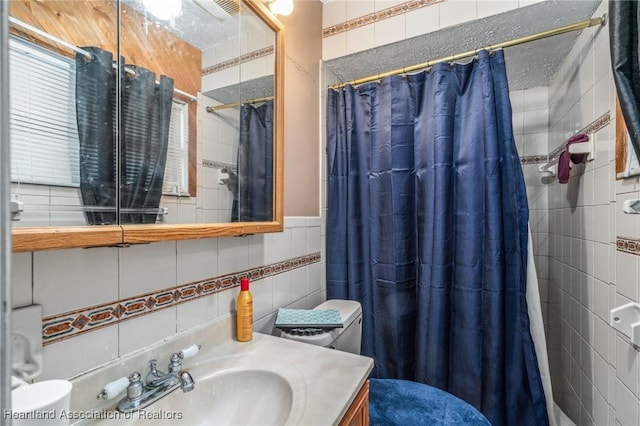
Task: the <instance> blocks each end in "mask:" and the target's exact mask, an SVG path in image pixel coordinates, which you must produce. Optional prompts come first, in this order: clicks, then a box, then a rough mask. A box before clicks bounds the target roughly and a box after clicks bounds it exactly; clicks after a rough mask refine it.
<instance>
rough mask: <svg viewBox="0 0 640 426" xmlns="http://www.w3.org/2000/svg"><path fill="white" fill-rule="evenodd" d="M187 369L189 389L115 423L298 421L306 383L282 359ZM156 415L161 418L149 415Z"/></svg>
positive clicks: (245, 358)
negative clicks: (189, 390) (190, 385)
mask: <svg viewBox="0 0 640 426" xmlns="http://www.w3.org/2000/svg"><path fill="white" fill-rule="evenodd" d="M188 370H189V371H190V372H191V374H192V376H193V379H194V381H195V388H194V390H193V391H191V392H187V393H183V392H182V391H181V390H180V389H178V390H175V391H173V392H172V393H171V394H169V395H167V396H165V397H164V398H162V399H160V400H159V401H156V402H155V403H153V404H152V405H150V406H148V407H146V408H145V409H144V410H143V411H142V412H133V413H128V414H127V415H124V414H119V415H117V417H118V420H119V421H118V422H117V424H120V425H128V424H137V422H139V421H140V420H142V419H147V422H146V423H145V424H153V425H176V424H184V425H207V426H208V425H225V426H236V425H237V426H240V425H242V426H247V425H260V426H270V425H273V426H280V425H293V424H298V423H299V420H300V418H301V415H302V412H303V410H304V407H305V401H306V381H305V379H304V377H303V376H302V374H301V372H300V371H299V370H298V368H297V367H296V366H295V365H293V364H291V363H290V362H288V361H287V360H285V359H282V358H279V357H274V356H268V355H263V356H256V355H242V356H229V357H220V358H211V359H209V360H207V361H204V362H201V363H199V364H196V365H194V366H193V367H192V368H189V369H188ZM158 413H160V414H163V415H164V417H165V418H155V417H153V416H154V415H156V414H158ZM149 419H151V420H150V421H149ZM107 423H109V422H107Z"/></svg>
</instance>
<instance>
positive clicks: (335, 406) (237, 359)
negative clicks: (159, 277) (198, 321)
mask: <svg viewBox="0 0 640 426" xmlns="http://www.w3.org/2000/svg"><path fill="white" fill-rule="evenodd" d="M232 330H233V321H232V320H231V319H228V320H226V321H222V322H220V321H219V322H217V323H214V324H210V325H208V326H206V327H202V328H199V329H197V330H195V331H193V332H191V333H188V334H183V335H179V336H177V337H175V338H172V339H170V340H167V341H165V342H162V343H161V344H158V345H155V346H153V347H150V348H146V349H145V350H142V351H139V352H136V353H134V354H132V355H130V356H128V357H126V358H122V359H118V360H116V361H114V362H112V363H110V364H107V365H106V366H104V367H102V368H99V369H97V370H94V371H92V372H90V373H87V374H84V375H82V376H79V377H78V378H76V379H74V380H72V382H73V384H74V389H73V391H72V397H71V411H70V414H71V415H76V416H78V417H83V418H78V419H72V421H71V423H74V422H75V423H76V424H104V425H110V424H172V425H179V424H181V423H182V424H185V425H187V424H189V425H191V424H192V421H191V419H193V418H197V419H203V420H202V421H204V422H205V423H203V424H210V422H211V421H212V420H213V419H212V418H210V419H208V420H205V418H206V417H207V416H206V415H204V413H203V414H202V415H200V414H198V413H195V414H194V413H193V412H192V411H193V410H195V411H198V410H207V407H206V404H202V403H201V402H194V401H197V400H198V395H197V392H198V390H199V389H198V388H199V382H200V388H201V389H203V390H201V392H207V388H210V387H211V386H209V384H208V383H213V388H215V382H207V380H210V378H211V377H212V376H213V375H215V374H218V373H219V372H225V371H227V372H229V371H232V372H233V371H235V372H237V371H241V370H243V369H244V370H245V371H244V373H245V375H244V376H242V377H246V378H247V380H248V381H251V377H252V374H253V372H254V371H256V369H258V370H260V369H263V370H269V371H275V372H278V371H281V372H283V373H284V374H285V376H287V377H288V380H289V382H290V383H291V385H292V388H293V394H294V408H292V411H291V416H290V417H289V419H288V420H287V421H286V422H285V424H296V425H305V426H306V425H309V426H311V425H337V424H338V423H339V422H340V420H341V419H342V417H343V416H344V414H345V413H346V411H347V409H348V408H349V405H350V404H351V402H352V401H353V400H354V398H355V396H356V394H357V393H358V391H359V390H360V388H361V387H362V385H363V384H364V383H365V381H366V380H367V378H368V376H369V373H370V372H371V369H372V368H373V360H372V359H371V358H368V357H364V356H360V355H355V354H350V353H346V352H341V351H335V350H331V349H326V348H322V347H318V346H313V345H309V344H305V343H299V342H295V341H292V340H287V339H282V338H279V337H274V336H270V335H265V334H260V333H254V334H253V340H251V341H250V342H246V343H241V342H238V341H236V340H235V339H233V338H232V337H231V335H232V334H233V333H232ZM191 343H197V344H200V345H202V349H201V350H200V352H199V353H198V354H197V355H196V356H195V357H194V358H189V359H185V360H184V370H186V371H189V372H190V373H191V374H192V375H193V378H194V380H195V384H196V385H195V386H196V387H195V390H194V391H192V392H189V393H183V392H181V391H180V390H179V389H178V390H176V391H173V392H172V393H171V394H169V395H167V396H165V397H164V398H162V399H161V400H159V401H157V402H155V403H154V404H152V405H150V406H149V407H147V408H146V409H145V410H146V412H147V414H151V416H152V415H153V414H154V413H156V414H158V415H161V416H163V415H166V414H167V413H169V412H170V411H171V412H174V413H175V412H181V416H184V417H182V419H183V422H181V421H180V420H179V419H176V418H173V419H167V418H164V419H156V420H145V419H139V418H138V417H137V416H136V415H135V414H134V415H133V416H129V418H128V419H123V416H121V415H119V414H120V413H117V412H115V411H113V410H114V408H115V406H116V404H117V402H118V400H119V399H120V398H121V397H122V396H124V393H123V394H122V395H120V396H118V397H117V398H114V399H113V400H110V401H100V400H97V399H96V395H97V394H98V393H99V392H100V390H101V389H102V387H103V386H104V384H106V383H107V382H110V381H112V380H115V379H117V378H119V377H122V376H127V375H129V374H130V373H131V372H133V371H136V370H137V371H139V372H140V373H141V374H142V376H143V377H144V375H145V374H146V372H147V370H148V367H147V363H148V361H149V360H150V359H153V358H156V359H158V365H159V366H161V365H162V366H164V364H165V361H164V360H168V355H169V354H170V353H171V352H177V351H179V350H180V349H182V348H183V347H186V346H188V345H189V344H191ZM163 370H164V368H163ZM209 391H210V390H209ZM214 399H215V398H214ZM252 409H255V407H251V406H248V407H247V410H252ZM114 417H116V420H114ZM136 419H137V420H136ZM132 420H133V421H132Z"/></svg>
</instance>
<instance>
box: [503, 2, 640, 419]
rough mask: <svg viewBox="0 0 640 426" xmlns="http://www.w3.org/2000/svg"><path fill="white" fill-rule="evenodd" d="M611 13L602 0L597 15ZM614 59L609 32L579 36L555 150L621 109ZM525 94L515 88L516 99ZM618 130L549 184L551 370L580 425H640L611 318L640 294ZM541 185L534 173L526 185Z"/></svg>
mask: <svg viewBox="0 0 640 426" xmlns="http://www.w3.org/2000/svg"><path fill="white" fill-rule="evenodd" d="M606 11H607V4H606V2H603V3H602V4H601V6H600V7H599V10H597V11H596V12H595V13H594V16H601V15H602V14H603V13H606ZM608 58H609V50H608V31H602V30H600V29H595V30H586V31H584V32H583V33H582V34H581V35H580V37H579V39H578V40H577V42H576V43H575V45H574V47H573V49H572V51H571V53H570V54H569V55H568V56H567V58H566V60H565V62H564V63H563V64H562V66H561V67H560V69H559V71H558V72H557V73H556V75H555V76H554V78H553V79H552V81H551V84H550V86H549V88H548V101H547V105H548V107H547V108H548V112H547V117H548V122H549V128H548V150H553V149H554V148H555V147H557V146H559V145H560V144H561V143H563V141H565V140H566V139H567V137H569V136H570V135H572V134H573V133H575V132H576V131H578V130H580V129H581V128H582V127H584V126H586V125H587V124H589V123H590V122H592V121H593V120H595V119H596V118H598V117H599V116H601V115H602V114H603V113H605V112H607V111H611V113H612V117H613V116H614V115H615V108H614V103H613V99H614V95H613V94H614V90H615V89H614V85H613V84H612V77H611V72H610V64H609V59H608ZM532 95H533V94H532ZM536 96H537V94H536ZM522 98H525V99H526V97H525V96H523V97H522ZM533 98H534V96H532V97H530V99H529V100H530V101H531V102H533V101H532V99H533ZM520 99H521V97H520V96H519V95H512V104H513V105H517V103H518V102H519V101H520ZM524 104H525V105H526V101H525V102H524ZM538 106H539V107H540V109H541V110H542V109H543V108H544V105H543V103H542V102H540V103H538ZM514 110H515V109H514ZM525 116H526V114H525ZM613 118H614V117H613ZM527 120H528V123H529V124H530V125H531V126H535V125H536V124H535V123H536V122H538V123H540V122H542V121H543V119H542V114H541V115H540V117H530V118H528V119H527V118H523V131H524V129H531V127H528V126H527V124H526V123H524V122H525V121H527ZM614 131H615V120H614V121H613V122H612V123H611V124H610V125H609V126H607V127H605V128H604V129H602V130H601V131H599V132H598V133H597V134H596V135H595V136H592V137H595V143H596V159H595V161H592V162H589V163H588V164H586V165H585V166H574V167H573V170H572V173H571V179H570V181H569V183H568V184H567V185H560V184H558V182H557V180H555V179H553V180H551V181H549V182H547V184H546V186H547V188H548V215H549V221H548V229H549V231H548V232H549V246H548V249H549V256H550V257H549V260H550V261H549V283H548V284H549V289H548V291H549V299H548V300H549V304H548V309H549V312H548V317H547V332H548V342H547V343H548V349H549V351H548V352H549V362H550V367H551V377H552V383H553V390H554V398H555V400H556V403H558V405H559V406H560V407H561V408H562V410H563V411H565V412H566V413H567V414H568V416H569V417H570V418H571V420H573V421H574V422H575V423H576V424H579V425H582V424H589V425H590V424H595V425H616V424H618V425H637V424H639V423H640V416H639V406H640V402H639V399H638V396H639V393H640V390H639V383H640V381H639V379H640V372H639V371H638V370H639V368H638V357H639V354H638V350H637V348H634V347H633V346H632V345H630V344H629V342H628V340H627V339H626V338H624V336H622V335H620V334H618V333H616V332H615V330H613V329H612V328H611V327H610V326H609V325H608V318H609V310H610V309H611V308H613V307H615V306H619V305H620V304H622V303H625V302H628V301H631V300H634V301H638V300H639V298H640V295H639V294H638V291H639V290H638V286H639V283H640V281H639V279H638V277H639V272H640V258H639V257H638V256H633V255H629V254H626V253H621V252H618V251H617V250H616V248H615V241H616V235H620V236H627V237H632V238H633V237H635V238H637V236H638V234H639V232H640V227H639V225H640V223H639V220H638V218H637V217H634V216H631V215H625V214H623V213H622V210H621V208H620V205H621V203H622V201H623V200H625V199H627V198H631V197H637V196H638V195H640V194H639V192H638V189H639V187H638V179H628V180H625V181H615V179H614V175H613V170H614V168H615V167H614V161H615V158H614V157H615V155H614V152H615V151H614V149H615V142H614V138H615V136H614ZM527 142H528V140H527ZM534 144H535V142H534ZM524 151H525V152H527V144H526V143H525V147H524ZM531 154H533V153H532V152H527V155H531ZM537 184H538V180H537V179H534V178H532V177H531V175H528V180H527V185H528V186H531V185H537Z"/></svg>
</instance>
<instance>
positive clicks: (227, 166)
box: [202, 159, 236, 172]
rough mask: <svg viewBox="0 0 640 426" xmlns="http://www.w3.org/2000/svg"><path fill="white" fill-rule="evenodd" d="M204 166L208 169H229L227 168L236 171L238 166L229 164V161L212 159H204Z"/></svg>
mask: <svg viewBox="0 0 640 426" xmlns="http://www.w3.org/2000/svg"><path fill="white" fill-rule="evenodd" d="M202 167H206V168H208V169H227V170H232V171H234V172H235V171H236V166H234V165H233V164H227V163H221V162H219V161H212V160H204V159H203V160H202Z"/></svg>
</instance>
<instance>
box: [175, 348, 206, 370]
mask: <svg viewBox="0 0 640 426" xmlns="http://www.w3.org/2000/svg"><path fill="white" fill-rule="evenodd" d="M201 347H202V346H200V345H196V344H193V345H190V346H187V347H186V348H184V349H183V350H181V351H180V352H174V353H172V354H171V357H170V358H169V373H176V372H178V371H180V370H182V360H183V359H185V358H192V357H194V356H196V355H197V354H198V352H199V351H200V348H201Z"/></svg>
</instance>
